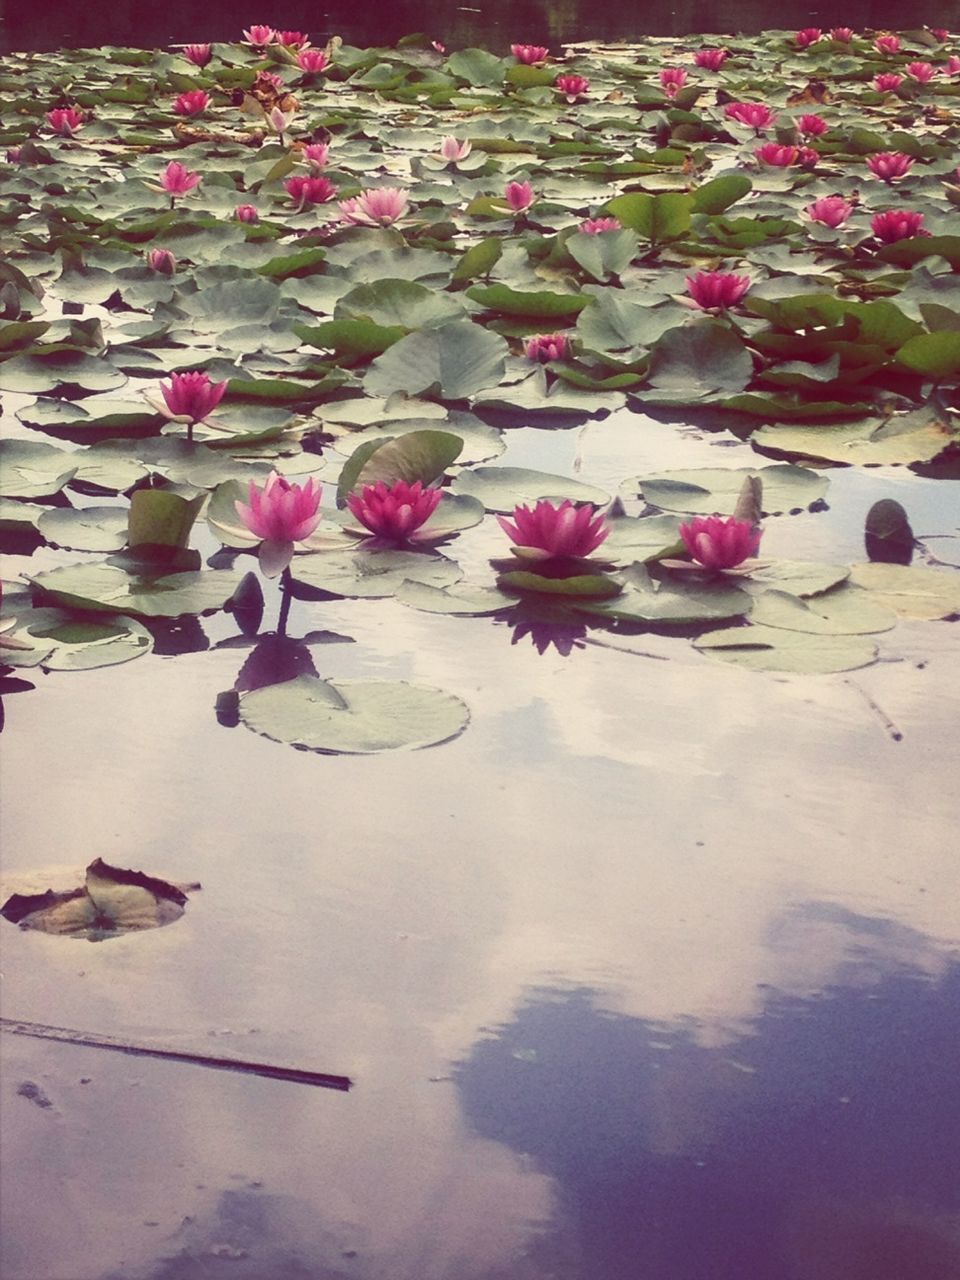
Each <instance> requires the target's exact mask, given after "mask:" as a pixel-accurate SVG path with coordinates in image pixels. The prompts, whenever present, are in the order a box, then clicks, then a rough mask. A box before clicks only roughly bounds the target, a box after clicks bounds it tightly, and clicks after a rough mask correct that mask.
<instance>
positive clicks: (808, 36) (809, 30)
mask: <svg viewBox="0 0 960 1280" xmlns="http://www.w3.org/2000/svg"><path fill="white" fill-rule="evenodd" d="M822 39H823V32H822V31H821V30H820V28H819V27H804V28H803V30H802V31H798V32H797V34H796V35H795V36H794V40H795V42H796V45H797V48H798V49H809V47H810V45H812V44H816V43H817V41H818V40H822Z"/></svg>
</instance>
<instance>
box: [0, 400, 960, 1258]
mask: <svg viewBox="0 0 960 1280" xmlns="http://www.w3.org/2000/svg"><path fill="white" fill-rule="evenodd" d="M509 438H510V444H509V448H508V451H507V453H506V454H505V455H504V457H503V459H502V460H503V461H504V463H506V464H508V465H509V464H515V465H521V466H524V465H525V466H543V465H545V463H546V461H547V460H548V459H550V460H551V461H552V469H554V470H559V471H565V472H568V473H576V474H578V475H580V476H582V478H584V479H589V480H591V481H594V482H596V483H600V484H603V483H605V482H609V481H610V480H611V479H614V478H616V477H617V476H622V475H623V474H625V473H634V472H638V471H643V470H645V469H649V468H651V467H662V466H666V465H672V466H700V465H710V464H711V463H713V464H716V463H718V462H720V463H721V464H727V465H731V466H737V465H744V464H746V463H747V462H748V461H749V460H750V459H755V457H756V455H755V454H753V453H752V452H751V450H750V448H749V446H748V445H744V444H740V443H738V442H736V441H735V440H733V439H732V437H728V436H726V435H719V436H714V435H706V434H703V433H700V432H697V431H695V430H693V429H691V428H686V429H684V430H682V431H678V429H677V428H676V427H668V426H664V425H662V424H657V423H653V422H649V421H646V420H644V419H642V418H641V417H638V416H637V415H630V414H623V415H619V416H617V415H615V416H613V417H611V418H609V419H607V420H606V421H605V422H599V423H592V424H589V425H588V426H586V427H585V428H583V429H582V430H580V431H565V432H555V431H554V432H550V431H540V430H537V431H535V430H526V429H521V430H516V431H513V432H511V433H510V437H509ZM830 476H831V489H830V492H829V495H828V497H829V509H828V510H826V511H819V512H817V513H805V514H803V515H797V516H791V517H783V518H780V519H772V520H769V521H768V522H767V528H766V532H765V544H764V546H765V550H766V551H768V552H769V554H771V555H773V556H778V555H780V556H786V555H794V556H798V555H803V556H809V557H811V558H818V557H821V556H825V555H829V556H831V557H835V558H836V559H837V560H846V559H848V558H859V557H861V555H862V545H861V530H862V522H863V516H864V514H865V512H866V510H867V508H868V507H869V505H870V504H871V502H872V501H874V499H875V498H876V497H877V496H878V494H879V493H880V492H883V493H885V494H887V495H888V496H895V497H897V498H898V499H899V500H900V501H901V502H903V503H904V505H905V506H906V507H907V509H908V512H909V514H910V517H911V520H912V522H913V526H914V528H915V530H916V531H917V533H918V534H921V533H936V532H945V531H947V530H948V529H949V528H951V527H953V526H954V525H955V523H956V510H957V503H956V489H957V486H956V484H955V483H954V484H951V483H949V482H944V481H925V480H922V479H920V478H918V477H916V476H914V475H912V474H911V473H909V472H907V471H905V470H904V469H900V468H882V469H875V470H874V469H871V470H853V469H848V470H844V469H837V470H834V471H832V472H831V473H830ZM487 523H488V524H489V523H490V522H487ZM494 541H496V537H495V532H494V531H492V530H491V529H490V528H489V527H486V526H482V527H480V528H478V529H476V530H471V531H468V532H467V533H465V534H464V535H462V537H461V539H460V541H459V543H458V558H459V559H461V561H462V562H463V563H464V565H465V568H466V569H467V571H468V574H469V572H470V570H471V569H472V567H473V566H474V565H476V566H479V565H480V564H482V563H483V562H484V560H485V559H486V557H487V556H489V555H490V553H491V549H492V543H493V542H494ZM51 554H52V553H49V552H42V551H41V552H37V553H36V555H35V556H34V557H32V558H31V559H30V560H29V561H27V560H24V559H18V558H16V557H11V558H10V560H9V561H8V565H7V569H6V576H7V577H9V576H13V575H15V574H16V573H18V572H20V571H22V570H23V569H26V568H28V567H32V568H38V567H42V561H43V558H44V556H45V555H51ZM274 606H275V601H274V600H273V598H272V597H271V596H269V594H268V611H269V609H270V608H272V607H274ZM269 616H270V615H269V614H268V618H269ZM317 627H323V628H324V629H326V630H327V631H329V632H332V633H335V634H336V635H339V636H349V637H352V638H353V643H347V642H343V643H338V642H331V643H328V644H324V645H322V646H316V647H314V656H315V660H316V661H317V665H318V669H319V670H320V671H321V672H322V674H325V675H329V676H331V677H333V678H335V679H337V678H351V677H366V678H386V679H395V678H403V679H411V680H414V681H416V682H419V683H424V684H433V685H437V686H440V687H442V688H444V689H447V690H449V691H450V692H452V693H455V694H456V695H458V696H459V697H461V698H463V699H464V701H466V702H467V703H468V705H469V706H470V708H471V712H472V721H471V723H470V725H469V727H468V728H467V730H466V732H465V733H464V734H463V735H462V736H461V737H460V738H458V739H456V740H455V741H453V742H450V743H447V744H445V745H443V746H440V747H436V748H432V749H430V750H428V751H421V752H411V753H403V752H397V753H393V754H385V755H381V756H374V757H370V758H358V757H349V756H341V757H335V756H319V755H314V754H310V753H307V752H300V751H294V750H291V749H289V748H287V747H283V746H281V745H278V744H276V743H272V742H269V741H267V740H266V739H263V738H260V737H257V736H255V735H254V734H252V733H250V732H248V731H247V730H245V729H243V728H236V729H228V728H224V727H222V726H221V725H219V724H218V723H217V720H216V718H215V715H214V709H213V708H214V702H215V699H216V695H217V693H218V691H220V690H222V689H228V688H230V687H231V685H232V684H233V681H234V680H235V678H236V674H237V671H238V669H239V667H240V665H241V663H242V662H243V660H244V658H245V656H246V651H244V650H237V649H231V648H230V647H219V648H217V647H214V646H215V645H216V644H217V642H218V641H220V640H223V639H226V638H228V637H229V636H230V635H231V634H233V631H234V627H233V624H232V623H231V622H230V621H229V620H228V619H226V618H225V617H224V616H223V615H219V616H218V617H215V618H212V619H205V620H203V632H202V633H200V634H199V635H198V636H194V637H193V641H192V645H193V650H192V651H188V652H184V653H180V654H179V655H178V656H175V657H158V656H154V657H151V658H147V659H144V660H141V661H138V662H134V663H130V664H128V665H127V666H122V667H117V668H108V669H105V670H100V671H92V672H87V673H78V674H51V675H49V676H42V675H39V674H38V675H35V676H34V675H33V674H31V679H32V680H34V681H35V683H36V684H37V686H38V687H37V688H36V689H34V690H31V691H27V692H22V693H18V694H16V695H15V696H12V697H10V698H8V699H6V702H7V724H6V730H5V732H4V749H5V759H4V769H3V798H4V824H3V825H4V843H5V847H6V851H7V853H6V860H7V865H8V870H13V871H16V870H18V869H23V870H28V869H36V868H38V867H44V866H50V865H56V864H63V865H70V866H75V867H80V866H82V865H83V864H85V863H86V862H88V861H89V860H91V859H92V858H93V857H94V856H96V855H98V854H99V855H101V856H103V857H104V858H105V859H106V860H108V861H111V862H115V863H120V864H121V865H128V866H130V865H132V866H145V867H149V868H150V870H151V871H153V872H155V873H159V874H163V875H166V876H168V877H170V878H172V879H174V880H180V881H190V880H200V881H201V882H202V885H203V888H202V890H201V891H199V892H197V893H195V894H193V895H192V896H191V900H190V904H189V906H188V908H187V911H186V914H185V915H184V917H183V918H182V919H181V920H180V921H178V922H177V923H176V924H174V925H172V926H171V927H169V928H166V929H160V930H156V931H154V932H149V933H144V934H141V935H128V936H126V937H121V938H117V939H115V940H113V941H110V942H106V943H103V944H97V945H94V944H89V943H85V942H76V941H71V940H69V939H65V938H57V937H49V936H44V935H41V934H31V933H18V932H17V931H16V930H15V928H14V927H13V926H11V925H8V924H6V922H3V921H0V926H2V929H3V937H2V941H3V944H4V947H3V950H4V981H5V999H4V1013H5V1015H6V1016H7V1017H10V1018H25V1019H32V1020H34V1021H40V1022H45V1023H52V1024H57V1025H66V1026H70V1027H77V1028H81V1029H84V1030H88V1031H97V1032H101V1033H106V1034H113V1035H119V1036H126V1037H129V1038H132V1039H139V1040H144V1039H146V1040H153V1041H155V1042H157V1043H162V1044H164V1045H167V1046H171V1047H176V1048H179V1049H183V1050H186V1051H195V1052H199V1053H207V1054H220V1055H223V1056H234V1057H245V1058H255V1059H258V1060H261V1061H270V1062H276V1063H281V1064H285V1065H290V1066H301V1067H308V1068H312V1069H315V1070H320V1071H330V1072H335V1073H341V1074H348V1075H350V1076H351V1077H353V1079H354V1080H355V1087H354V1089H353V1090H352V1091H351V1092H350V1093H349V1094H338V1093H329V1092H325V1091H322V1090H314V1089H309V1088H304V1087H302V1086H297V1085H293V1084H287V1083H280V1082H274V1081H268V1080H258V1079H255V1078H252V1077H242V1076H236V1075H232V1074H226V1073H219V1072H216V1073H215V1072H210V1071H205V1070H202V1069H198V1068H195V1067H190V1066H186V1065H179V1064H175V1063H164V1062H156V1061H148V1060H142V1059H135V1058H126V1057H123V1056H121V1055H116V1054H108V1053H98V1052H96V1051H94V1050H91V1049H87V1048H77V1047H71V1046H66V1045H50V1044H44V1043H41V1042H37V1041H29V1040H24V1039H20V1038H14V1037H8V1036H5V1037H4V1040H5V1041H6V1042H7V1043H6V1044H5V1046H4V1048H5V1050H6V1055H7V1066H6V1069H5V1072H4V1087H3V1091H2V1098H3V1108H4V1115H3V1120H4V1134H5V1151H4V1158H5V1163H6V1166H7V1171H8V1172H7V1183H6V1186H5V1188H4V1194H3V1199H2V1205H3V1218H4V1222H3V1226H4V1232H3V1236H4V1246H3V1247H4V1258H3V1275H4V1278H5V1280H216V1278H218V1277H220V1276H230V1277H237V1278H239V1280H348V1278H350V1280H956V1277H957V1276H958V1275H960V1246H958V1235H957V1230H958V1209H960V1143H958V1141H957V1136H958V1134H960V1102H958V1091H957V1089H956V1060H957V1048H958V1045H960V959H958V944H960V919H958V912H957V892H956V890H957V873H956V847H955V834H956V826H957V818H958V816H960V814H958V802H957V793H956V786H955V765H956V755H955V742H956V738H955V734H956V724H957V716H958V711H960V652H958V647H957V642H956V636H957V632H956V626H954V625H951V624H949V623H916V624H910V623H906V622H901V623H900V624H899V625H898V627H897V629H896V630H895V631H894V632H892V633H890V634H889V635H888V636H886V637H884V638H883V639H884V653H885V661H883V662H882V663H880V664H878V665H876V666H874V667H870V668H866V669H864V670H862V671H858V672H853V673H850V674H849V675H838V676H826V677H809V678H801V677H792V676H782V677H779V676H765V675H757V674H751V673H748V672H740V671H738V670H736V669H733V668H729V667H726V666H723V665H721V664H717V663H713V662H711V661H710V660H709V659H707V658H706V657H703V656H700V655H698V654H697V653H696V652H695V651H693V650H692V649H689V648H687V647H686V646H685V644H684V642H683V641H681V640H678V639H677V638H675V637H659V638H657V637H654V636H638V637H633V638H617V637H605V638H604V640H605V643H604V645H603V647H601V645H599V644H597V643H594V642H593V640H592V639H591V637H589V636H580V637H576V636H570V637H566V638H561V643H560V645H559V647H558V645H557V644H548V643H545V638H544V637H543V636H540V637H537V636H535V635H534V636H531V635H530V634H518V633H514V632H512V631H511V629H510V628H509V627H508V626H505V625H504V624H502V623H499V622H496V621H493V620H490V619H457V618H450V617H440V616H433V615H427V614H423V613H418V612H416V611H414V610H412V609H406V608H404V607H403V606H402V605H400V604H399V603H397V602H387V601H380V600H378V601H359V600H358V601H332V602H330V603H328V604H323V605H319V604H313V605H303V604H299V603H295V605H294V610H293V614H292V616H291V621H290V630H291V633H292V634H295V635H296V634H302V633H303V632H304V631H307V630H310V629H314V628H317ZM169 640H170V643H169V646H168V647H169V648H176V647H177V646H176V643H175V640H176V638H175V637H173V638H169ZM184 640H185V641H186V643H182V644H181V646H180V647H182V648H186V649H188V650H190V648H191V643H190V638H189V637H181V641H184ZM538 641H539V643H537V642H538ZM568 642H569V643H568ZM608 644H610V645H618V644H619V645H620V646H621V648H622V650H623V651H620V650H618V649H617V648H611V647H607V645H608ZM631 649H632V650H635V652H630V651H629V650H631ZM541 650H542V651H541ZM636 651H639V652H636ZM25 1082H30V1083H31V1084H33V1085H35V1086H36V1089H37V1090H38V1091H39V1094H40V1097H39V1098H38V1096H37V1094H36V1093H33V1092H32V1091H30V1090H29V1089H28V1090H27V1092H26V1093H18V1089H19V1088H21V1087H22V1086H23V1085H24V1084H25ZM44 1101H46V1103H47V1104H48V1105H42V1103H43V1102H44Z"/></svg>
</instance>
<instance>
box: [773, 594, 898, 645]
mask: <svg viewBox="0 0 960 1280" xmlns="http://www.w3.org/2000/svg"><path fill="white" fill-rule="evenodd" d="M750 621H751V622H753V623H756V624H757V625H759V626H767V627H785V628H786V629H787V630H788V631H809V632H814V633H816V634H818V635H833V636H865V635H873V634H874V633H876V632H878V631H889V630H890V628H891V627H894V626H896V622H897V615H896V614H895V613H893V612H892V611H891V610H890V609H887V608H885V607H884V606H883V605H882V604H879V603H878V602H877V601H876V600H874V599H871V596H870V593H869V592H867V591H863V590H861V589H860V588H859V587H850V586H840V587H835V588H834V589H833V590H832V591H827V592H826V593H823V594H820V595H817V596H811V597H810V598H809V599H807V600H801V599H800V598H799V597H798V596H792V595H790V594H789V592H786V591H765V592H764V593H763V594H762V595H760V596H758V597H757V598H756V600H755V601H754V605H753V612H752V614H751V615H750Z"/></svg>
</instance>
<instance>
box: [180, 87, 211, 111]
mask: <svg viewBox="0 0 960 1280" xmlns="http://www.w3.org/2000/svg"><path fill="white" fill-rule="evenodd" d="M209 105H210V95H209V94H208V93H204V91H203V90H202V89H190V90H188V92H187V93H181V94H180V96H179V98H177V100H176V102H175V103H174V104H173V110H174V112H175V113H176V114H177V115H178V116H199V115H202V114H203V112H204V111H206V109H207V107H209Z"/></svg>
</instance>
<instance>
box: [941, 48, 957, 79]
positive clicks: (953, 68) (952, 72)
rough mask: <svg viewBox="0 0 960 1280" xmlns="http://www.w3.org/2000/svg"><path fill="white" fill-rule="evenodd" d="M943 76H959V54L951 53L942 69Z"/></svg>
mask: <svg viewBox="0 0 960 1280" xmlns="http://www.w3.org/2000/svg"><path fill="white" fill-rule="evenodd" d="M943 74H944V75H945V76H956V75H960V53H951V55H950V57H949V58H948V59H947V65H946V66H945V67H944V69H943Z"/></svg>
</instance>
